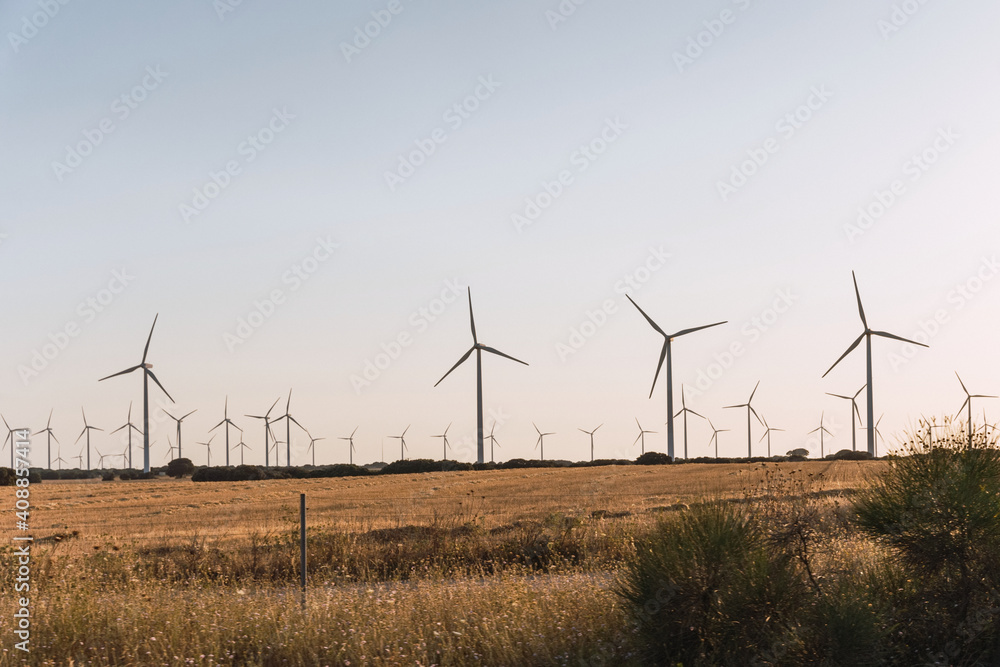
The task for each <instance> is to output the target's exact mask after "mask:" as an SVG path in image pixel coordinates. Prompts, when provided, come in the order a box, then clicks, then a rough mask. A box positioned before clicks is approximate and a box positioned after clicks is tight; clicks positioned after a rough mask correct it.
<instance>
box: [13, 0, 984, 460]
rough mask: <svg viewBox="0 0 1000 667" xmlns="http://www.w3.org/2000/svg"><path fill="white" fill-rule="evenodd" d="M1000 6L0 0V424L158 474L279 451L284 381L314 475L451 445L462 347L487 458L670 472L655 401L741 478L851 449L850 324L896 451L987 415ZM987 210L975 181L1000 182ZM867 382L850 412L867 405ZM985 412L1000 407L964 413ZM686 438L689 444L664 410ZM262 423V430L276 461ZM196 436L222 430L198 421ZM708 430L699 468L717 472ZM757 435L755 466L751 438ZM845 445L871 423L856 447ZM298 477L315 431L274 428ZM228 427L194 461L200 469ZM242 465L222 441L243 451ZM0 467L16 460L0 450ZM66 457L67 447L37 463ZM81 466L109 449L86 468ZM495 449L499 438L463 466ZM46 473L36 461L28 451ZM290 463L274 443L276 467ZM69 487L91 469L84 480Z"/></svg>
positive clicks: (462, 443)
mask: <svg viewBox="0 0 1000 667" xmlns="http://www.w3.org/2000/svg"><path fill="white" fill-rule="evenodd" d="M998 19H1000V5H997V4H996V3H994V2H987V1H986V0H968V1H966V2H960V3H942V2H937V3H935V2H927V1H926V0H924V1H923V2H918V1H917V0H906V1H901V0H895V1H891V0H875V1H872V0H865V1H864V2H862V1H861V0H846V1H844V2H837V3H829V2H817V1H815V0H812V1H805V2H797V3H767V2H762V1H760V0H717V1H712V2H701V3H663V2H652V1H635V2H627V3H612V2H607V1H603V0H562V2H557V1H556V0H548V1H537V2H526V1H521V0H510V1H508V2H503V3H498V2H477V1H473V2H462V3H457V2H455V3H445V2H436V1H434V0H374V1H367V0H366V1H360V0H345V1H343V2H336V3H319V2H305V1H294V0H293V1H290V2H283V3H263V2H254V1H252V0H244V1H242V2H239V1H238V0H214V1H213V0H177V1H176V2H171V3H130V2H121V1H112V2H102V3H83V2H72V1H70V0H11V1H9V2H5V3H3V4H2V6H0V30H2V32H3V34H4V43H3V44H2V45H0V154H2V156H3V160H0V200H2V202H3V207H2V213H0V280H2V284H3V287H4V289H3V292H2V298H3V307H4V308H3V310H4V317H3V321H2V323H0V342H2V349H3V361H2V363H0V413H2V414H3V416H4V418H5V419H6V421H7V422H8V423H9V424H10V426H11V427H12V428H22V427H28V428H31V429H32V431H38V430H40V429H42V428H44V427H45V424H46V420H47V419H48V416H49V413H50V411H52V428H53V431H54V433H55V435H56V437H57V438H58V439H59V445H60V447H59V449H58V450H57V451H58V452H59V453H60V454H61V456H62V457H63V458H64V459H66V460H67V461H69V459H70V457H76V456H77V455H78V454H79V452H80V449H81V446H82V440H81V441H80V442H79V443H77V444H75V445H74V444H73V441H74V439H76V438H77V435H78V434H79V433H80V431H81V429H82V428H83V418H82V416H81V408H85V409H86V412H87V419H88V421H89V423H90V424H92V425H94V426H97V427H100V428H103V429H104V432H95V433H94V435H93V437H92V442H93V445H94V447H95V448H96V449H97V450H100V451H102V452H103V453H105V454H107V453H109V452H114V453H117V452H121V451H122V449H123V439H122V438H123V435H124V432H119V433H117V434H114V435H110V433H109V432H110V431H111V430H112V429H114V428H117V427H119V426H121V425H122V424H124V423H125V420H126V415H127V412H128V410H129V404H130V402H132V403H133V405H132V418H133V422H134V423H136V424H141V400H142V387H141V384H142V382H141V376H140V375H138V374H131V375H126V376H122V377H116V378H113V379H110V380H107V381H104V382H100V383H99V382H98V380H99V378H101V377H104V376H106V375H109V374H111V373H115V372H117V371H120V370H123V369H125V368H128V367H130V366H133V365H135V364H138V363H139V362H140V360H141V357H142V351H143V346H144V345H145V342H146V337H147V335H148V334H149V331H150V326H151V325H152V323H153V320H154V317H157V316H158V320H157V324H156V328H155V331H154V334H153V337H152V342H151V345H150V349H149V357H148V361H149V362H151V363H152V364H153V365H154V372H155V373H156V375H157V377H158V379H159V380H160V381H161V382H162V383H163V385H164V387H166V389H167V390H168V391H169V392H170V394H171V396H172V397H173V398H174V399H175V401H176V403H175V404H174V403H171V402H170V401H169V400H168V399H166V398H165V397H164V396H163V394H162V393H161V392H159V390H158V389H152V390H151V396H152V398H151V411H152V413H153V414H152V426H151V439H152V440H153V445H152V453H151V456H152V461H153V463H154V465H156V464H162V463H164V462H165V461H166V460H167V453H168V449H167V447H168V437H169V438H171V440H172V439H173V437H174V435H173V434H174V430H175V429H174V426H173V422H171V421H169V420H168V418H167V417H166V416H165V415H164V414H163V413H162V410H163V409H164V408H166V409H167V410H168V411H171V412H173V411H174V410H176V412H173V414H175V415H178V414H179V413H187V412H189V411H191V410H197V412H195V413H194V414H193V415H192V416H191V417H189V418H188V419H187V420H186V421H185V422H184V442H185V445H184V453H185V456H188V457H189V458H192V459H193V460H194V461H195V463H199V464H200V463H203V462H204V461H205V455H206V450H205V448H204V447H199V446H197V445H196V444H194V443H196V442H206V441H207V439H208V438H209V437H211V434H210V433H209V429H210V428H211V427H212V426H214V425H215V424H216V423H217V422H218V421H219V420H221V419H222V412H223V405H224V402H225V401H226V400H228V406H229V414H230V417H232V418H233V419H234V421H236V423H237V424H238V425H240V426H241V427H243V428H244V429H245V430H246V431H245V436H244V438H245V441H246V444H247V445H248V446H249V447H251V450H250V451H249V452H248V453H247V455H246V456H247V462H254V463H258V462H263V436H264V434H263V425H262V424H261V423H260V422H259V421H258V420H251V419H249V418H246V417H244V416H243V415H244V414H247V413H250V414H261V413H262V412H263V411H266V410H267V408H268V406H270V405H271V403H272V402H273V401H275V400H276V399H278V398H279V397H281V401H280V404H279V406H278V407H276V408H275V410H274V413H273V414H281V413H282V412H283V410H281V409H280V408H283V407H284V405H285V401H286V400H287V396H288V392H289V390H293V393H292V399H291V408H292V410H291V412H292V414H293V416H295V417H296V419H298V421H299V422H301V423H302V425H304V426H305V427H306V428H307V429H308V430H309V431H310V432H311V434H312V435H313V436H314V437H317V438H324V439H323V440H320V441H317V443H316V448H317V453H316V461H317V463H331V462H344V461H347V460H348V452H347V449H346V442H345V441H342V440H339V439H338V438H341V437H344V436H347V435H349V434H350V433H351V432H352V431H353V430H354V429H355V428H357V433H356V436H355V444H356V447H357V454H356V455H355V458H354V460H355V462H369V461H375V460H390V461H391V460H395V459H397V458H399V441H398V440H394V439H389V438H388V436H392V435H399V434H400V433H402V432H403V430H404V429H406V428H407V427H408V428H409V430H408V431H407V435H406V442H407V446H408V448H409V450H408V452H407V456H409V457H411V458H417V457H422V458H441V455H442V443H441V439H440V438H434V437H432V436H434V435H435V434H441V433H442V432H443V430H444V429H445V428H446V427H449V424H450V429H449V431H448V434H449V440H450V442H451V444H452V447H453V451H451V452H449V458H456V459H459V460H466V461H473V460H474V459H475V429H476V422H475V365H474V363H473V361H472V360H470V361H468V362H466V363H465V364H463V365H462V366H461V367H460V368H459V369H457V370H455V372H453V373H452V374H451V375H450V376H448V378H447V379H446V380H444V381H443V382H442V383H441V384H440V385H439V386H437V387H434V383H435V382H437V381H438V380H439V379H440V378H441V376H442V375H444V374H445V372H446V371H447V370H448V369H449V368H451V366H452V365H453V364H454V363H455V362H456V361H457V360H458V359H459V358H460V357H461V355H462V354H464V353H465V351H466V350H467V349H468V348H469V347H470V346H471V344H472V340H471V332H470V329H469V312H468V302H467V295H468V291H469V290H471V295H472V300H473V306H474V308H475V316H476V326H477V331H478V334H479V340H480V342H482V343H484V344H486V345H489V346H492V347H494V348H497V349H499V350H501V351H502V352H504V353H506V354H509V355H511V356H514V357H516V358H518V359H521V360H523V361H525V362H526V363H527V364H528V366H522V365H520V364H516V363H514V362H512V361H509V360H506V359H502V358H499V357H496V356H493V355H489V354H487V355H485V357H484V361H483V375H484V380H483V381H484V404H485V409H486V412H487V415H486V418H485V420H486V428H487V430H488V429H489V428H491V426H492V425H493V424H494V422H495V423H496V425H495V435H496V438H497V442H498V444H499V446H500V448H499V449H497V450H496V452H495V455H496V458H497V459H498V460H504V459H509V458H513V457H524V458H531V457H535V456H537V455H538V451H537V450H536V449H535V445H536V441H537V434H536V432H535V427H534V426H533V424H537V425H538V427H539V428H541V429H542V430H543V431H546V432H554V435H552V436H549V437H547V438H546V440H545V450H546V451H545V456H546V458H564V459H573V460H581V459H586V458H589V455H590V452H589V436H587V435H586V434H584V433H581V432H580V431H579V429H586V430H591V429H593V428H594V427H596V426H598V425H602V426H601V428H600V429H599V430H598V431H597V433H596V435H595V455H596V456H597V457H598V458H634V457H635V456H637V455H638V454H639V449H640V446H639V445H638V444H634V440H635V438H636V436H637V432H638V428H637V426H636V420H637V419H638V421H639V422H640V423H641V424H642V426H643V428H645V429H647V430H652V431H657V433H656V434H653V435H649V436H647V440H646V447H647V449H651V450H656V451H665V447H666V444H665V435H664V433H665V429H664V422H665V419H666V405H665V404H666V396H665V392H666V390H665V384H664V378H663V377H662V376H661V377H660V379H659V381H658V382H657V384H656V387H655V389H654V390H653V393H652V396H651V397H650V387H651V384H652V381H653V373H654V370H655V369H656V363H657V360H658V357H659V353H660V347H661V345H662V338H661V337H660V336H659V334H657V333H656V332H655V331H654V330H653V329H652V328H651V327H650V326H649V325H648V324H647V323H646V321H645V320H644V319H643V317H642V316H641V315H640V314H639V312H638V311H637V310H636V309H635V308H634V307H633V306H632V304H630V303H629V302H628V300H627V299H626V294H627V295H628V296H631V297H632V298H633V299H634V300H635V301H636V303H638V304H639V305H640V306H641V307H642V308H643V310H645V312H646V313H648V314H649V315H650V317H652V318H653V319H654V320H655V321H656V322H657V323H658V324H659V325H660V326H661V327H662V328H663V329H664V330H666V331H671V332H672V331H677V330H680V329H685V328H688V327H695V326H700V325H703V324H709V323H713V322H718V321H723V320H725V321H726V322H727V324H725V325H721V326H718V327H713V328H711V329H708V330H705V331H699V332H697V333H694V334H691V335H690V336H685V337H682V338H679V339H677V340H675V342H674V344H673V361H674V368H673V371H674V397H675V401H676V403H677V404H678V405H677V406H676V409H679V408H680V405H679V404H680V397H681V386H682V385H683V386H685V387H686V388H687V389H686V391H687V394H686V401H687V405H688V407H690V408H691V409H692V410H695V411H697V412H698V413H700V414H701V415H704V416H706V417H708V418H710V419H711V420H712V423H713V424H715V426H716V427H717V428H719V429H729V430H728V431H726V432H722V433H720V435H719V454H720V455H722V456H727V455H728V456H737V455H744V454H745V453H746V450H747V434H746V419H745V414H746V413H745V412H744V411H741V410H734V409H725V408H724V406H727V405H732V404H737V403H743V402H745V401H746V399H747V398H748V397H749V395H750V392H751V391H752V390H753V388H754V386H755V385H756V383H757V382H758V381H759V382H760V386H759V388H758V389H757V392H756V395H755V397H754V406H755V408H756V409H757V411H758V412H759V413H760V414H761V415H762V416H763V417H764V418H765V419H766V420H767V421H768V423H769V424H770V425H771V426H772V427H775V428H781V429H784V430H783V431H781V432H778V431H776V432H773V433H772V441H771V442H772V453H775V454H778V453H785V452H786V451H788V450H791V449H793V448H796V447H806V448H807V449H809V450H810V452H811V453H812V454H813V455H818V454H819V447H820V443H819V440H818V438H817V437H816V435H815V434H813V435H809V434H808V432H809V431H810V430H812V429H814V428H816V427H817V426H819V424H820V419H821V415H825V421H824V424H825V425H826V427H827V428H828V429H830V431H831V432H832V435H831V436H827V439H826V442H825V448H826V452H827V453H829V452H830V451H832V450H835V449H842V448H849V447H850V446H851V435H850V433H851V427H850V421H849V410H850V405H849V404H848V403H847V402H846V401H843V400H840V399H837V398H833V397H830V396H828V395H826V392H832V393H838V394H853V393H855V392H856V391H857V390H858V389H859V388H860V387H861V386H862V385H863V384H864V383H865V378H864V373H865V360H864V352H863V346H862V347H861V348H859V349H858V350H856V351H854V352H852V353H851V355H849V356H848V357H847V358H846V359H844V360H843V361H842V362H841V363H840V364H839V365H838V366H837V367H836V368H835V369H834V370H833V371H832V372H830V373H829V374H828V375H827V376H826V377H825V378H823V377H822V375H823V374H824V372H826V370H827V369H828V368H829V367H830V366H831V365H832V364H833V363H834V362H835V361H836V360H837V358H838V357H839V356H840V355H841V354H842V353H843V352H844V351H845V350H846V349H847V347H848V346H849V345H850V344H851V343H852V342H853V341H854V339H855V338H856V337H857V336H858V335H859V334H860V333H861V331H862V330H863V327H862V324H861V322H860V319H859V317H858V310H857V304H856V301H855V296H854V287H853V283H852V278H851V272H852V271H854V272H855V274H856V276H857V281H858V288H859V290H860V294H861V297H862V299H863V302H864V307H865V312H866V315H867V317H868V321H869V323H870V324H871V326H872V328H874V329H877V330H884V331H888V332H891V333H893V334H896V335H899V336H903V337H905V338H910V339H913V338H916V339H917V340H919V341H921V342H925V343H928V344H929V347H928V348H927V349H923V348H916V347H914V346H908V345H905V344H903V343H901V342H899V341H893V340H886V339H876V340H875V341H874V342H873V372H874V380H873V384H874V394H873V396H874V402H875V414H876V418H878V417H880V416H882V415H884V417H882V421H881V423H880V426H879V429H880V432H881V433H882V434H883V435H884V436H885V438H886V443H885V444H884V445H882V444H880V448H882V447H891V446H892V445H893V444H894V443H895V441H896V438H897V437H898V436H900V435H902V434H903V433H904V432H905V430H906V429H907V428H909V427H911V426H912V425H913V423H914V421H915V420H916V419H917V418H918V417H920V416H921V415H926V416H930V415H937V416H938V418H939V419H940V418H941V417H943V416H944V415H949V414H951V415H953V414H954V413H955V412H956V411H957V410H958V408H959V406H960V405H961V403H962V401H963V399H964V394H963V393H962V389H961V386H960V385H959V383H958V380H957V379H956V377H955V373H956V371H957V372H958V373H959V374H960V375H961V377H962V379H963V380H964V382H965V384H966V386H967V387H968V388H969V390H970V391H971V392H973V393H982V394H991V393H998V394H1000V379H997V376H998V371H1000V360H998V359H997V358H996V355H995V354H993V352H994V350H995V331H996V329H997V325H998V313H1000V279H996V278H997V275H998V271H1000V263H998V259H997V247H998V241H1000V227H998V225H997V224H996V222H997V220H996V210H997V207H996V201H995V200H996V195H995V193H996V191H997V190H996V185H995V183H996V176H997V166H996V157H995V156H996V155H997V154H998V152H1000V128H998V126H997V123H996V117H997V113H998V109H1000V87H998V86H997V81H998V77H997V75H998V69H1000V68H998V64H1000V43H998V42H997V40H996V39H995V34H994V33H995V30H994V27H995V26H996V25H997V24H998ZM991 193H994V194H991ZM864 398H865V394H864V393H862V394H861V396H860V397H859V400H860V401H862V403H861V407H862V412H864V403H863V401H864ZM974 407H975V412H976V415H977V419H979V420H981V419H982V410H983V409H984V408H985V410H986V418H987V419H988V420H989V421H991V422H992V421H995V420H997V419H1000V400H979V401H977V402H976V403H975V404H974ZM676 429H677V436H676V437H677V447H678V452H679V453H680V452H681V451H682V449H683V440H682V438H683V436H682V425H681V423H680V420H677V421H676ZM283 432H284V425H283V424H282V425H281V427H280V430H279V433H280V434H281V437H282V438H283V437H284V433H283ZM215 433H216V434H218V433H219V432H218V431H216V432H215ZM711 434H712V430H711V428H710V427H709V425H708V423H707V422H706V421H704V420H702V419H700V418H698V417H692V418H691V420H690V421H689V424H688V437H689V441H688V447H689V454H690V456H698V455H708V454H714V451H712V450H710V449H709V440H710V437H711ZM762 435H763V428H762V427H761V426H760V425H759V424H757V423H756V422H755V423H754V426H753V433H752V435H751V439H752V441H753V448H754V449H753V453H754V454H755V455H762V454H765V453H766V441H764V442H759V439H760V438H761V436H762ZM863 437H864V436H863V433H861V432H859V433H858V440H859V445H860V443H862V442H863ZM292 439H293V443H292V445H293V446H292V462H293V463H306V462H309V461H310V460H311V453H307V451H306V447H307V445H308V443H309V439H308V438H307V437H306V436H304V435H303V434H302V433H301V432H299V431H298V430H297V429H293V431H292ZM221 441H222V436H221V435H216V438H215V440H214V441H213V446H212V454H213V457H212V458H213V462H217V461H220V460H221V457H222V456H223V455H224V454H223V451H222V449H223V448H222V446H221V445H220V443H221ZM232 444H235V443H232ZM4 456H7V453H6V452H4ZM52 456H53V458H55V456H56V452H53V455H52ZM95 456H96V455H95ZM488 457H489V451H487V458H488ZM32 459H33V462H34V463H35V464H36V465H44V464H45V463H46V453H45V446H44V437H43V436H35V437H34V438H33V453H32ZM282 462H284V456H282ZM74 464H75V461H74Z"/></svg>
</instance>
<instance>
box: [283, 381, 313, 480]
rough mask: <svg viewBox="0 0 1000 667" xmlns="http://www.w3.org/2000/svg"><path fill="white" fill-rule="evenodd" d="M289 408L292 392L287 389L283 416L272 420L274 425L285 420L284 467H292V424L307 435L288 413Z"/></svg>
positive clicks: (307, 432) (302, 427) (304, 428)
mask: <svg viewBox="0 0 1000 667" xmlns="http://www.w3.org/2000/svg"><path fill="white" fill-rule="evenodd" d="M291 406H292V390H291V389H289V390H288V402H287V403H285V414H283V415H281V416H280V417H278V418H276V419H275V420H274V423H278V422H280V421H281V420H282V419H284V420H285V465H286V466H291V465H292V422H295V425H296V426H298V427H299V428H300V429H302V430H303V431H305V433H306V435H309V431H307V430H306V427H305V426H303V425H302V424H300V423H299V422H298V420H297V419H296V418H295V417H293V416H292V413H291V411H290V410H291ZM274 464H275V465H278V453H277V452H275V454H274Z"/></svg>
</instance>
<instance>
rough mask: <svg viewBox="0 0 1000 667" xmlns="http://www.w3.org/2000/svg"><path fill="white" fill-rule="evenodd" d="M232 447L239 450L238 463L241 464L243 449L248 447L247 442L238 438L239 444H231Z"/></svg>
mask: <svg viewBox="0 0 1000 667" xmlns="http://www.w3.org/2000/svg"><path fill="white" fill-rule="evenodd" d="M233 449H239V450H240V465H243V451H244V450H246V449H250V447H248V446H247V444H246V443H245V442H243V438H240V444H238V445H233Z"/></svg>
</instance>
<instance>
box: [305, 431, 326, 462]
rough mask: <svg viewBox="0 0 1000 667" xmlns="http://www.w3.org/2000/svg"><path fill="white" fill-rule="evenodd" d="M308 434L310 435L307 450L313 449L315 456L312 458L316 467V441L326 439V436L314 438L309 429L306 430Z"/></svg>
mask: <svg viewBox="0 0 1000 667" xmlns="http://www.w3.org/2000/svg"><path fill="white" fill-rule="evenodd" d="M306 435H308V436H309V447H308V448H307V450H306V451H308V450H310V449H311V450H312V453H313V458H312V460H313V467H314V468H315V467H316V443H317V442H319V441H320V440H326V438H314V437H312V434H310V433H309V432H308V431H306Z"/></svg>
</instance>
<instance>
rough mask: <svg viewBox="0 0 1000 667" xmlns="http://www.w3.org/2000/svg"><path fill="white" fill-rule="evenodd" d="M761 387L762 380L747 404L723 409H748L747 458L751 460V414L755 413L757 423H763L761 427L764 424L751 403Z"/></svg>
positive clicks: (758, 381) (728, 406)
mask: <svg viewBox="0 0 1000 667" xmlns="http://www.w3.org/2000/svg"><path fill="white" fill-rule="evenodd" d="M759 386H760V380H757V384H755V385H754V387H753V391H751V392H750V398H748V399H747V402H746V403H740V404H739V405H727V406H725V408H723V409H728V408H746V409H747V458H748V459H749V458H753V442H752V440H751V439H750V438H751V433H750V413H751V412H752V413H753V416H754V417H756V418H757V421H759V422H760V423H761V425H763V424H764V422H762V421H761V420H760V415H758V414H757V411H756V410H754V409H753V405H751V403H753V395H754V394H756V393H757V387H759Z"/></svg>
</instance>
